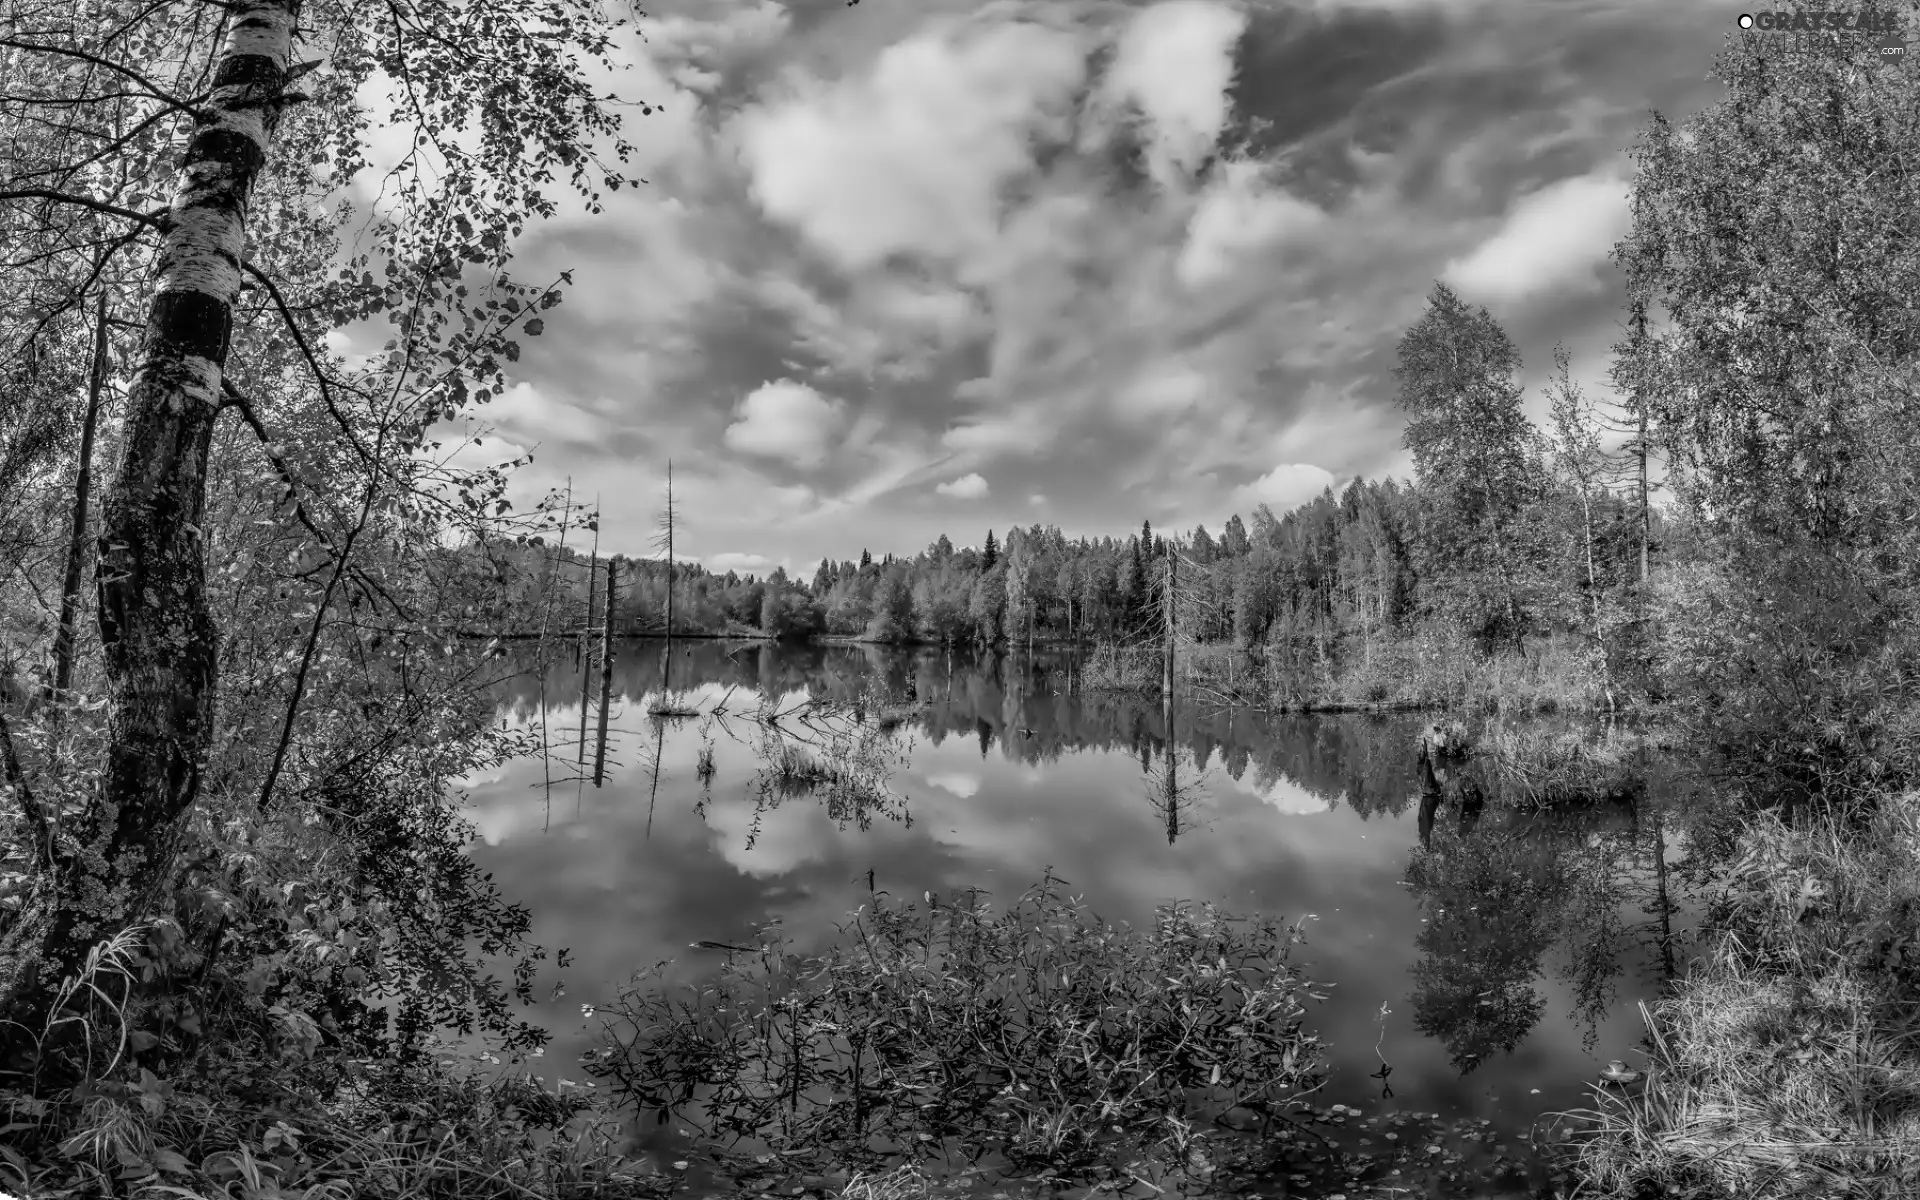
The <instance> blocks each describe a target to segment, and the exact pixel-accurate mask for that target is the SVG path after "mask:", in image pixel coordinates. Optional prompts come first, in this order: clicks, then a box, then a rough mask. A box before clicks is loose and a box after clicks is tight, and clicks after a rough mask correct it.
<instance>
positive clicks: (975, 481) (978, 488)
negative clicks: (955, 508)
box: [933, 471, 987, 500]
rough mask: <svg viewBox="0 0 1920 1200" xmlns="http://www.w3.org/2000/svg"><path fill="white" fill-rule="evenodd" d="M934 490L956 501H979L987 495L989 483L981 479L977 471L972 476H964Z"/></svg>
mask: <svg viewBox="0 0 1920 1200" xmlns="http://www.w3.org/2000/svg"><path fill="white" fill-rule="evenodd" d="M933 490H934V491H936V492H938V493H940V494H941V495H942V496H951V497H953V498H954V499H955V500H978V499H979V498H980V497H982V496H984V495H986V494H987V481H986V480H984V479H982V478H981V477H980V473H979V472H978V471H975V472H973V473H972V474H970V475H962V476H961V477H960V478H958V479H950V480H948V481H947V482H945V483H942V484H939V485H937V486H936V487H935V488H934V489H933Z"/></svg>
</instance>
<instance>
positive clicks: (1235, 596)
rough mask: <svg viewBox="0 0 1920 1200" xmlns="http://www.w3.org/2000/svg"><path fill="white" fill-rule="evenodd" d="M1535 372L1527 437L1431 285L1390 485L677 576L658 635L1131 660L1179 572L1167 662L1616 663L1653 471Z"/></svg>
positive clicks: (1511, 375)
mask: <svg viewBox="0 0 1920 1200" xmlns="http://www.w3.org/2000/svg"><path fill="white" fill-rule="evenodd" d="M1555 361H1556V368H1557V369H1556V373H1555V374H1554V376H1553V377H1552V379H1551V380H1550V382H1549V384H1548V387H1547V392H1548V408H1549V411H1550V413H1551V418H1550V425H1549V427H1548V428H1546V429H1541V428H1539V427H1538V426H1536V425H1535V424H1534V423H1533V422H1532V421H1531V420H1529V419H1528V417H1527V416H1526V414H1525V412H1524V411H1523V406H1524V401H1525V396H1524V393H1523V390H1522V387H1521V385H1520V383H1519V376H1520V371H1521V365H1522V364H1521V361H1520V358H1519V355H1518V353H1517V351H1516V350H1515V349H1514V347H1513V344H1512V342H1511V340H1510V339H1509V338H1508V337H1507V335H1506V333H1505V331H1504V330H1502V329H1501V328H1500V326H1499V325H1498V323H1497V322H1495V321H1494V319H1493V318H1492V317H1491V316H1490V315H1489V314H1488V313H1487V312H1486V310H1485V309H1483V308H1473V307H1471V306H1469V305H1468V304H1466V303H1465V302H1464V301H1462V300H1461V299H1460V297H1459V296H1457V295H1456V294H1455V293H1454V292H1453V291H1451V290H1450V289H1449V288H1447V287H1446V286H1445V285H1444V284H1437V285H1435V287H1434V290H1433V294H1432V297H1431V299H1430V304H1429V308H1428V311H1427V313H1426V315H1425V316H1424V317H1423V318H1422V319H1421V320H1420V321H1419V322H1418V323H1417V324H1416V325H1415V326H1414V327H1413V328H1412V329H1410V330H1408V331H1407V333H1406V334H1405V336H1404V337H1403V338H1402V340H1401V344H1400V369H1399V377H1400V393H1399V400H1400V403H1401V405H1402V407H1403V409H1404V410H1405V411H1406V412H1407V413H1408V417H1409V421H1408V426H1407V444H1408V445H1409V446H1410V447H1411V448H1412V449H1413V452H1414V458H1415V479H1414V480H1413V481H1412V482H1409V483H1403V482H1401V481H1398V480H1395V479H1391V478H1387V479H1378V480H1368V479H1354V480H1351V481H1350V482H1348V483H1346V484H1345V485H1344V486H1343V487H1341V488H1339V489H1338V490H1337V491H1336V490H1335V489H1334V488H1332V487H1329V488H1327V489H1326V490H1325V491H1323V492H1322V493H1321V494H1320V495H1319V496H1318V497H1316V498H1315V499H1313V500H1312V501H1310V502H1308V503H1305V504H1302V505H1300V506H1298V507H1296V508H1293V509H1291V510H1288V511H1285V512H1282V513H1278V514H1276V513H1275V512H1274V511H1273V509H1272V508H1271V507H1270V506H1269V505H1267V504H1264V503H1263V504H1260V505H1258V506H1257V507H1255V508H1254V509H1253V511H1252V513H1251V514H1250V518H1249V519H1243V518H1242V517H1241V516H1240V515H1239V514H1234V515H1232V516H1230V517H1228V518H1227V519H1226V521H1225V522H1224V523H1223V524H1221V525H1220V526H1219V529H1218V532H1215V531H1213V530H1209V529H1208V528H1207V527H1206V526H1205V525H1204V524H1203V525H1199V526H1197V527H1195V528H1194V529H1192V530H1190V531H1176V532H1171V533H1163V532H1157V531H1156V530H1155V529H1154V528H1153V525H1152V522H1151V521H1150V520H1149V521H1143V522H1142V523H1141V527H1140V529H1139V531H1138V532H1137V533H1130V534H1128V535H1127V536H1125V537H1121V538H1115V537H1101V538H1088V537H1078V538H1069V537H1068V536H1067V535H1066V534H1064V533H1063V532H1062V531H1061V530H1060V529H1059V528H1058V527H1057V526H1052V525H1046V526H1043V525H1039V524H1035V525H1032V526H1029V527H1026V528H1021V527H1018V526H1016V527H1014V528H1012V529H1008V530H1005V531H1004V532H1002V531H999V530H994V529H989V530H987V531H986V534H985V537H984V538H982V539H981V540H980V541H979V544H978V545H977V546H976V545H963V546H958V547H956V545H955V544H954V540H953V539H952V538H951V537H949V536H948V535H946V534H942V535H941V536H940V537H939V538H937V539H936V540H935V541H934V542H933V543H932V544H931V545H929V546H928V547H926V548H925V549H924V550H922V551H920V552H919V553H917V554H914V555H912V556H896V555H893V554H891V553H886V554H882V556H881V557H879V558H875V557H874V556H873V554H872V553H871V552H870V551H868V550H864V549H863V550H862V551H861V553H860V556H859V558H858V559H851V558H849V559H844V560H840V561H838V562H836V561H833V560H830V559H829V560H822V561H821V562H820V563H819V565H818V566H817V568H816V569H815V571H814V572H813V574H812V576H811V577H810V578H807V579H799V578H790V577H789V576H788V575H787V573H786V572H785V570H784V569H776V570H775V571H773V572H772V573H770V574H768V575H767V576H765V577H764V578H762V577H758V576H755V575H750V574H749V575H741V574H739V573H736V572H732V571H729V572H727V573H726V574H723V575H717V574H714V573H712V572H709V571H707V570H706V569H704V568H703V567H701V566H699V565H698V564H693V563H676V564H675V565H674V567H673V571H672V579H673V589H674V598H673V610H672V611H673V631H674V632H676V633H681V634H727V633H732V634H739V635H768V636H773V637H778V638H806V637H810V636H814V635H819V634H826V635H831V636H835V637H845V638H858V639H864V640H870V641H876V642H894V643H903V642H917V643H935V644H967V643H972V644H975V645H992V644H1022V643H1056V644H1057V643H1062V642H1071V643H1121V644H1131V645H1141V644H1144V645H1153V644H1156V643H1158V642H1159V641H1160V640H1161V639H1163V638H1164V637H1165V636H1166V630H1167V621H1166V612H1165V607H1164V605H1165V603H1166V596H1167V587H1168V583H1167V580H1168V575H1169V562H1170V560H1177V561H1173V562H1172V576H1173V581H1174V582H1173V585H1172V586H1173V596H1174V598H1175V600H1174V603H1175V610H1174V611H1175V621H1174V631H1175V636H1176V637H1178V638H1180V639H1181V640H1182V641H1190V642H1197V643H1202V644H1225V645H1231V646H1234V647H1237V648H1240V649H1243V650H1246V651H1249V652H1252V653H1254V654H1256V655H1263V654H1265V653H1266V652H1267V651H1269V650H1280V651H1283V652H1285V654H1286V655H1287V656H1288V657H1294V656H1297V655H1298V653H1299V652H1301V651H1302V650H1303V649H1304V650H1309V651H1311V652H1312V653H1313V654H1316V655H1318V656H1320V657H1321V658H1322V659H1325V660H1330V661H1334V662H1339V661H1344V660H1348V659H1354V658H1359V657H1365V656H1368V655H1369V654H1370V653H1371V652H1372V651H1373V650H1374V649H1376V648H1377V647H1379V646H1380V645H1382V644H1387V643H1392V642H1394V641H1396V640H1398V639H1404V638H1406V637H1408V636H1410V635H1412V634H1413V633H1414V632H1416V631H1418V630H1422V629H1435V628H1438V629H1440V630H1442V631H1443V632H1445V633H1447V634H1450V635H1458V637H1459V638H1461V639H1463V643H1464V644H1466V645H1469V646H1471V647H1472V648H1475V649H1477V650H1478V651H1479V652H1480V653H1483V654H1486V653H1494V652H1497V651H1501V650H1515V651H1520V652H1524V651H1525V649H1526V646H1527V644H1528V640H1529V639H1530V638H1538V637H1544V636H1552V635H1562V634H1564V635H1570V636H1571V637H1572V638H1574V639H1576V640H1577V641H1579V642H1580V643H1581V644H1583V645H1585V646H1587V647H1590V648H1592V649H1593V650H1594V652H1595V653H1603V652H1606V651H1607V650H1609V649H1611V650H1613V651H1615V652H1617V651H1619V649H1620V647H1622V646H1624V645H1627V644H1629V643H1630V641H1631V639H1630V638H1629V637H1626V636H1624V634H1623V633H1622V631H1623V630H1625V629H1627V628H1628V627H1629V626H1630V624H1631V622H1630V621H1629V619H1628V617H1629V615H1630V613H1631V611H1632V609H1633V597H1634V596H1635V595H1636V594H1637V591H1638V588H1639V584H1640V581H1641V577H1642V572H1643V570H1644V569H1645V567H1646V560H1647V557H1648V555H1649V554H1652V553H1655V552H1656V551H1657V552H1658V553H1661V554H1667V553H1668V552H1669V551H1670V550H1671V547H1670V546H1668V545H1667V544H1666V543H1668V542H1669V541H1670V540H1671V539H1670V533H1671V532H1672V530H1673V527H1674V522H1673V521H1672V520H1671V519H1670V518H1669V517H1668V516H1667V515H1666V514H1664V513H1663V512H1662V511H1661V510H1660V508H1659V507H1657V506H1656V505H1655V504H1654V503H1653V498H1652V495H1653V493H1654V492H1656V491H1657V490H1658V488H1659V486H1660V484H1659V479H1658V477H1657V476H1658V473H1659V471H1658V463H1657V452H1655V451H1654V450H1653V449H1652V448H1651V446H1650V441H1649V440H1648V439H1647V438H1646V437H1645V436H1644V435H1643V434H1641V433H1640V432H1639V426H1638V425H1636V423H1635V422H1636V413H1638V412H1642V411H1644V406H1643V405H1638V404H1637V403H1636V401H1635V398H1634V397H1632V396H1630V395H1629V396H1624V397H1617V398H1615V399H1613V400H1611V401H1609V402H1605V403H1601V402H1595V401H1593V400H1590V399H1589V398H1588V397H1586V396H1585V395H1584V394H1583V392H1582V390H1581V389H1580V387H1579V386H1578V385H1577V384H1575V383H1574V381H1573V380H1572V379H1571V377H1570V372H1569V363H1568V360H1567V357H1566V354H1565V352H1564V351H1556V360H1555ZM1462 363H1464V364H1466V366H1464V367H1462V366H1461V365H1460V364H1462ZM1650 460H1652V461H1654V464H1655V465H1654V466H1653V467H1651V468H1650V467H1649V461H1650ZM1649 470H1652V471H1653V477H1649V475H1648V472H1649ZM563 558H564V563H565V565H564V566H563V567H561V568H559V573H560V577H561V578H564V579H566V580H567V581H569V582H568V584H567V585H566V586H567V588H568V595H567V604H568V608H569V611H571V612H575V613H579V612H584V611H585V609H586V604H587V596H588V584H587V580H588V578H589V576H591V575H593V571H594V568H593V566H592V560H590V559H589V558H587V557H586V556H583V555H581V554H579V553H578V552H577V551H566V552H564V555H563ZM618 571H619V575H618V578H619V589H618V592H617V598H616V602H615V608H614V615H615V621H616V627H617V628H620V629H623V630H626V631H647V632H663V631H665V628H666V624H665V622H666V616H665V614H666V612H667V602H666V590H667V578H668V572H667V566H666V563H665V562H664V561H663V560H659V559H629V560H621V562H620V565H619V567H618ZM536 573H537V572H533V571H528V572H526V574H527V575H529V577H531V576H532V575H534V574H536Z"/></svg>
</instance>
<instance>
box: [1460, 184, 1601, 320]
mask: <svg viewBox="0 0 1920 1200" xmlns="http://www.w3.org/2000/svg"><path fill="white" fill-rule="evenodd" d="M1627 194H1628V185H1627V183H1626V181H1624V180H1622V179H1621V178H1619V177H1618V176H1616V175H1614V174H1612V173H1610V172H1607V173H1596V174H1591V175H1579V176H1575V177H1574V178H1572V179H1563V180H1561V181H1560V182H1558V183H1554V184H1549V185H1548V186H1546V187H1543V188H1541V189H1539V190H1538V191H1535V192H1531V193H1529V194H1527V195H1525V196H1523V197H1521V198H1520V200H1519V201H1518V202H1516V203H1515V204H1514V205H1513V207H1512V208H1511V209H1509V210H1508V212H1507V216H1506V220H1505V221H1504V223H1503V224H1502V225H1501V227H1500V229H1499V231H1498V232H1497V233H1495V234H1494V235H1493V236H1492V237H1491V238H1489V239H1487V240H1486V241H1485V242H1482V243H1481V244H1480V245H1479V247H1478V248H1476V249H1475V250H1473V252H1472V253H1470V254H1467V255H1465V256H1464V257H1462V258H1458V259H1455V260H1454V261H1453V262H1452V263H1449V264H1448V266H1447V272H1446V277H1447V279H1448V280H1449V281H1450V282H1452V283H1454V284H1457V285H1458V286H1459V288H1460V290H1461V292H1462V293H1464V294H1467V295H1469V296H1471V297H1472V298H1473V299H1475V300H1490V301H1497V302H1512V301H1516V300H1523V299H1526V298H1528V297H1530V296H1536V295H1539V294H1541V293H1544V292H1550V291H1555V290H1566V291H1583V290H1587V289H1590V288H1592V287H1594V286H1595V285H1596V284H1597V283H1598V280H1599V275H1598V268H1599V266H1600V265H1601V264H1602V263H1604V262H1605V261H1606V259H1607V252H1608V250H1609V249H1610V248H1611V247H1612V246H1613V244H1614V243H1615V242H1616V241H1618V240H1619V239H1620V237H1621V236H1622V235H1623V234H1625V233H1626V231H1627V228H1628V226H1629V225H1630V223H1631V214H1630V212H1629V210H1628V207H1627Z"/></svg>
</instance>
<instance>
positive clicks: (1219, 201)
mask: <svg viewBox="0 0 1920 1200" xmlns="http://www.w3.org/2000/svg"><path fill="white" fill-rule="evenodd" d="M1325 219H1326V213H1325V212H1323V211H1322V210H1321V209H1320V208H1318V207H1316V206H1315V205H1313V204H1310V203H1308V202H1307V201H1305V200H1300V199H1297V198H1296V197H1293V196H1290V195H1288V194H1287V193H1286V192H1284V191H1281V190H1279V189H1277V188H1273V187H1269V186H1268V185H1266V184H1265V183H1264V182H1263V181H1262V179H1261V167H1260V164H1259V163H1257V162H1251V161H1244V160H1242V161H1235V162H1232V163H1229V164H1228V165H1227V168H1226V169H1225V170H1224V171H1222V172H1221V174H1220V178H1219V179H1218V180H1217V181H1216V182H1215V183H1214V184H1213V185H1212V186H1210V187H1208V188H1207V190H1206V191H1205V192H1204V193H1203V194H1202V195H1201V198H1200V203H1199V205H1198V206H1197V207H1196V208H1195V209H1194V213H1193V217H1192V219H1191V220H1189V221H1188V222H1187V238H1186V242H1185V244H1184V245H1182V246H1181V248H1180V258H1179V260H1178V262H1177V264H1176V266H1175V272H1176V274H1178V275H1179V277H1180V282H1181V283H1183V284H1185V285H1186V286H1187V287H1189V288H1192V289H1194V290H1198V289H1200V288H1204V287H1208V286H1210V285H1212V284H1215V283H1218V282H1220V281H1221V280H1224V279H1227V278H1230V277H1232V276H1233V275H1234V274H1235V273H1236V271H1237V270H1238V269H1239V268H1240V266H1241V265H1242V264H1244V263H1245V262H1246V261H1247V259H1248V257H1249V256H1250V255H1256V254H1258V253H1259V252H1260V251H1262V250H1265V249H1267V248H1269V247H1271V246H1273V245H1275V244H1277V243H1280V242H1282V241H1285V240H1286V239H1288V238H1291V237H1296V236H1299V235H1302V234H1306V233H1310V232H1312V231H1313V230H1314V229H1316V228H1317V227H1319V225H1320V224H1321V223H1322V222H1323V221H1324V220H1325Z"/></svg>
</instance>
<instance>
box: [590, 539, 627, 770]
mask: <svg viewBox="0 0 1920 1200" xmlns="http://www.w3.org/2000/svg"><path fill="white" fill-rule="evenodd" d="M619 572H620V563H619V560H618V559H612V558H609V559H608V560H607V601H606V604H605V605H603V606H602V607H603V608H604V610H605V611H603V612H602V613H601V614H600V734H599V737H598V739H597V740H596V743H595V746H594V751H593V786H595V787H599V786H600V784H601V782H602V781H603V780H604V779H605V778H606V774H607V709H609V708H611V707H612V706H613V589H614V576H615V575H617V574H619Z"/></svg>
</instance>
